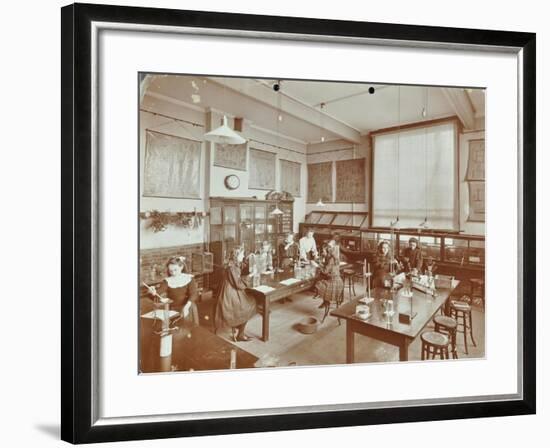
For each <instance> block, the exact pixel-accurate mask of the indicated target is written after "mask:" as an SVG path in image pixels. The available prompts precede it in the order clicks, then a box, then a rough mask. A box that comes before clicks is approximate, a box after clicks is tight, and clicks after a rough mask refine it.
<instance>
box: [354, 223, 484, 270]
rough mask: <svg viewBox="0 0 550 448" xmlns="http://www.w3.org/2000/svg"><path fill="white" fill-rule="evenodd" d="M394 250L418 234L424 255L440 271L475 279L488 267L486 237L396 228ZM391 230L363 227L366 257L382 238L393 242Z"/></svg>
mask: <svg viewBox="0 0 550 448" xmlns="http://www.w3.org/2000/svg"><path fill="white" fill-rule="evenodd" d="M393 235H394V240H393V241H394V250H395V252H396V253H401V252H402V251H403V249H405V247H407V246H408V244H409V239H410V238H411V237H415V238H416V239H417V240H418V241H419V244H420V248H421V250H422V255H423V257H424V258H427V257H431V258H433V260H434V261H435V262H436V264H437V266H438V271H437V272H438V273H441V274H447V275H453V276H456V277H457V278H473V277H477V278H479V277H480V276H482V275H483V271H484V269H485V237H484V236H482V235H467V234H463V233H458V232H442V231H430V230H420V231H419V230H417V229H396V230H395V231H394V232H393ZM391 236H392V233H391V232H390V230H389V229H388V228H367V229H361V251H362V252H363V254H364V256H365V257H372V256H373V255H374V254H375V252H376V249H377V247H378V243H379V242H380V240H387V241H390V239H391Z"/></svg>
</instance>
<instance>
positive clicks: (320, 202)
mask: <svg viewBox="0 0 550 448" xmlns="http://www.w3.org/2000/svg"><path fill="white" fill-rule="evenodd" d="M315 205H316V206H317V207H324V206H325V204H324V202H323V199H322V198H319V200H318V201H317V204H315Z"/></svg>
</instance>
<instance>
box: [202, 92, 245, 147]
mask: <svg viewBox="0 0 550 448" xmlns="http://www.w3.org/2000/svg"><path fill="white" fill-rule="evenodd" d="M223 98H224V99H225V83H224V85H223ZM224 103H225V101H224ZM204 139H205V140H208V141H209V142H214V143H219V144H222V145H223V144H229V145H241V144H243V143H246V139H245V138H244V137H243V136H242V135H239V134H238V133H237V132H235V131H234V130H233V129H231V128H230V127H229V126H228V125H227V116H226V115H225V114H224V115H223V119H222V124H221V126H220V127H217V128H216V129H214V130H212V131H210V132H207V133H206V134H204Z"/></svg>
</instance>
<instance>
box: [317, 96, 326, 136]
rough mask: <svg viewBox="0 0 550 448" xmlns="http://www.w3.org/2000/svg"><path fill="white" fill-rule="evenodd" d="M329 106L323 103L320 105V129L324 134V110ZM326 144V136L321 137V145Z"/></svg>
mask: <svg viewBox="0 0 550 448" xmlns="http://www.w3.org/2000/svg"><path fill="white" fill-rule="evenodd" d="M326 105H327V104H326V103H321V104H319V111H320V113H319V121H320V127H321V132H323V131H324V130H325V127H324V120H323V109H324V108H325V106H326ZM324 142H325V136H324V135H321V143H324Z"/></svg>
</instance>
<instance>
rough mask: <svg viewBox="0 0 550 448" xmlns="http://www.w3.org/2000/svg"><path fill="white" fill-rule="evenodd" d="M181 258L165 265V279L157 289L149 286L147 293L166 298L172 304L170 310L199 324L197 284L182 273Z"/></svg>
mask: <svg viewBox="0 0 550 448" xmlns="http://www.w3.org/2000/svg"><path fill="white" fill-rule="evenodd" d="M184 269H185V261H184V258H183V257H173V258H170V259H169V260H168V262H167V263H166V273H167V276H166V278H165V279H164V280H163V281H162V282H161V284H160V285H159V286H158V287H154V286H151V287H150V288H149V292H150V293H151V294H153V295H154V294H158V295H159V296H166V297H168V298H169V299H170V300H172V303H171V304H170V309H172V310H175V311H178V312H179V313H180V315H181V316H183V317H184V318H188V319H189V320H191V321H192V322H193V323H194V324H196V325H198V324H199V312H198V309H197V305H196V301H197V298H198V288H197V282H196V281H195V279H194V277H193V276H192V275H191V274H188V273H186V272H184Z"/></svg>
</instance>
